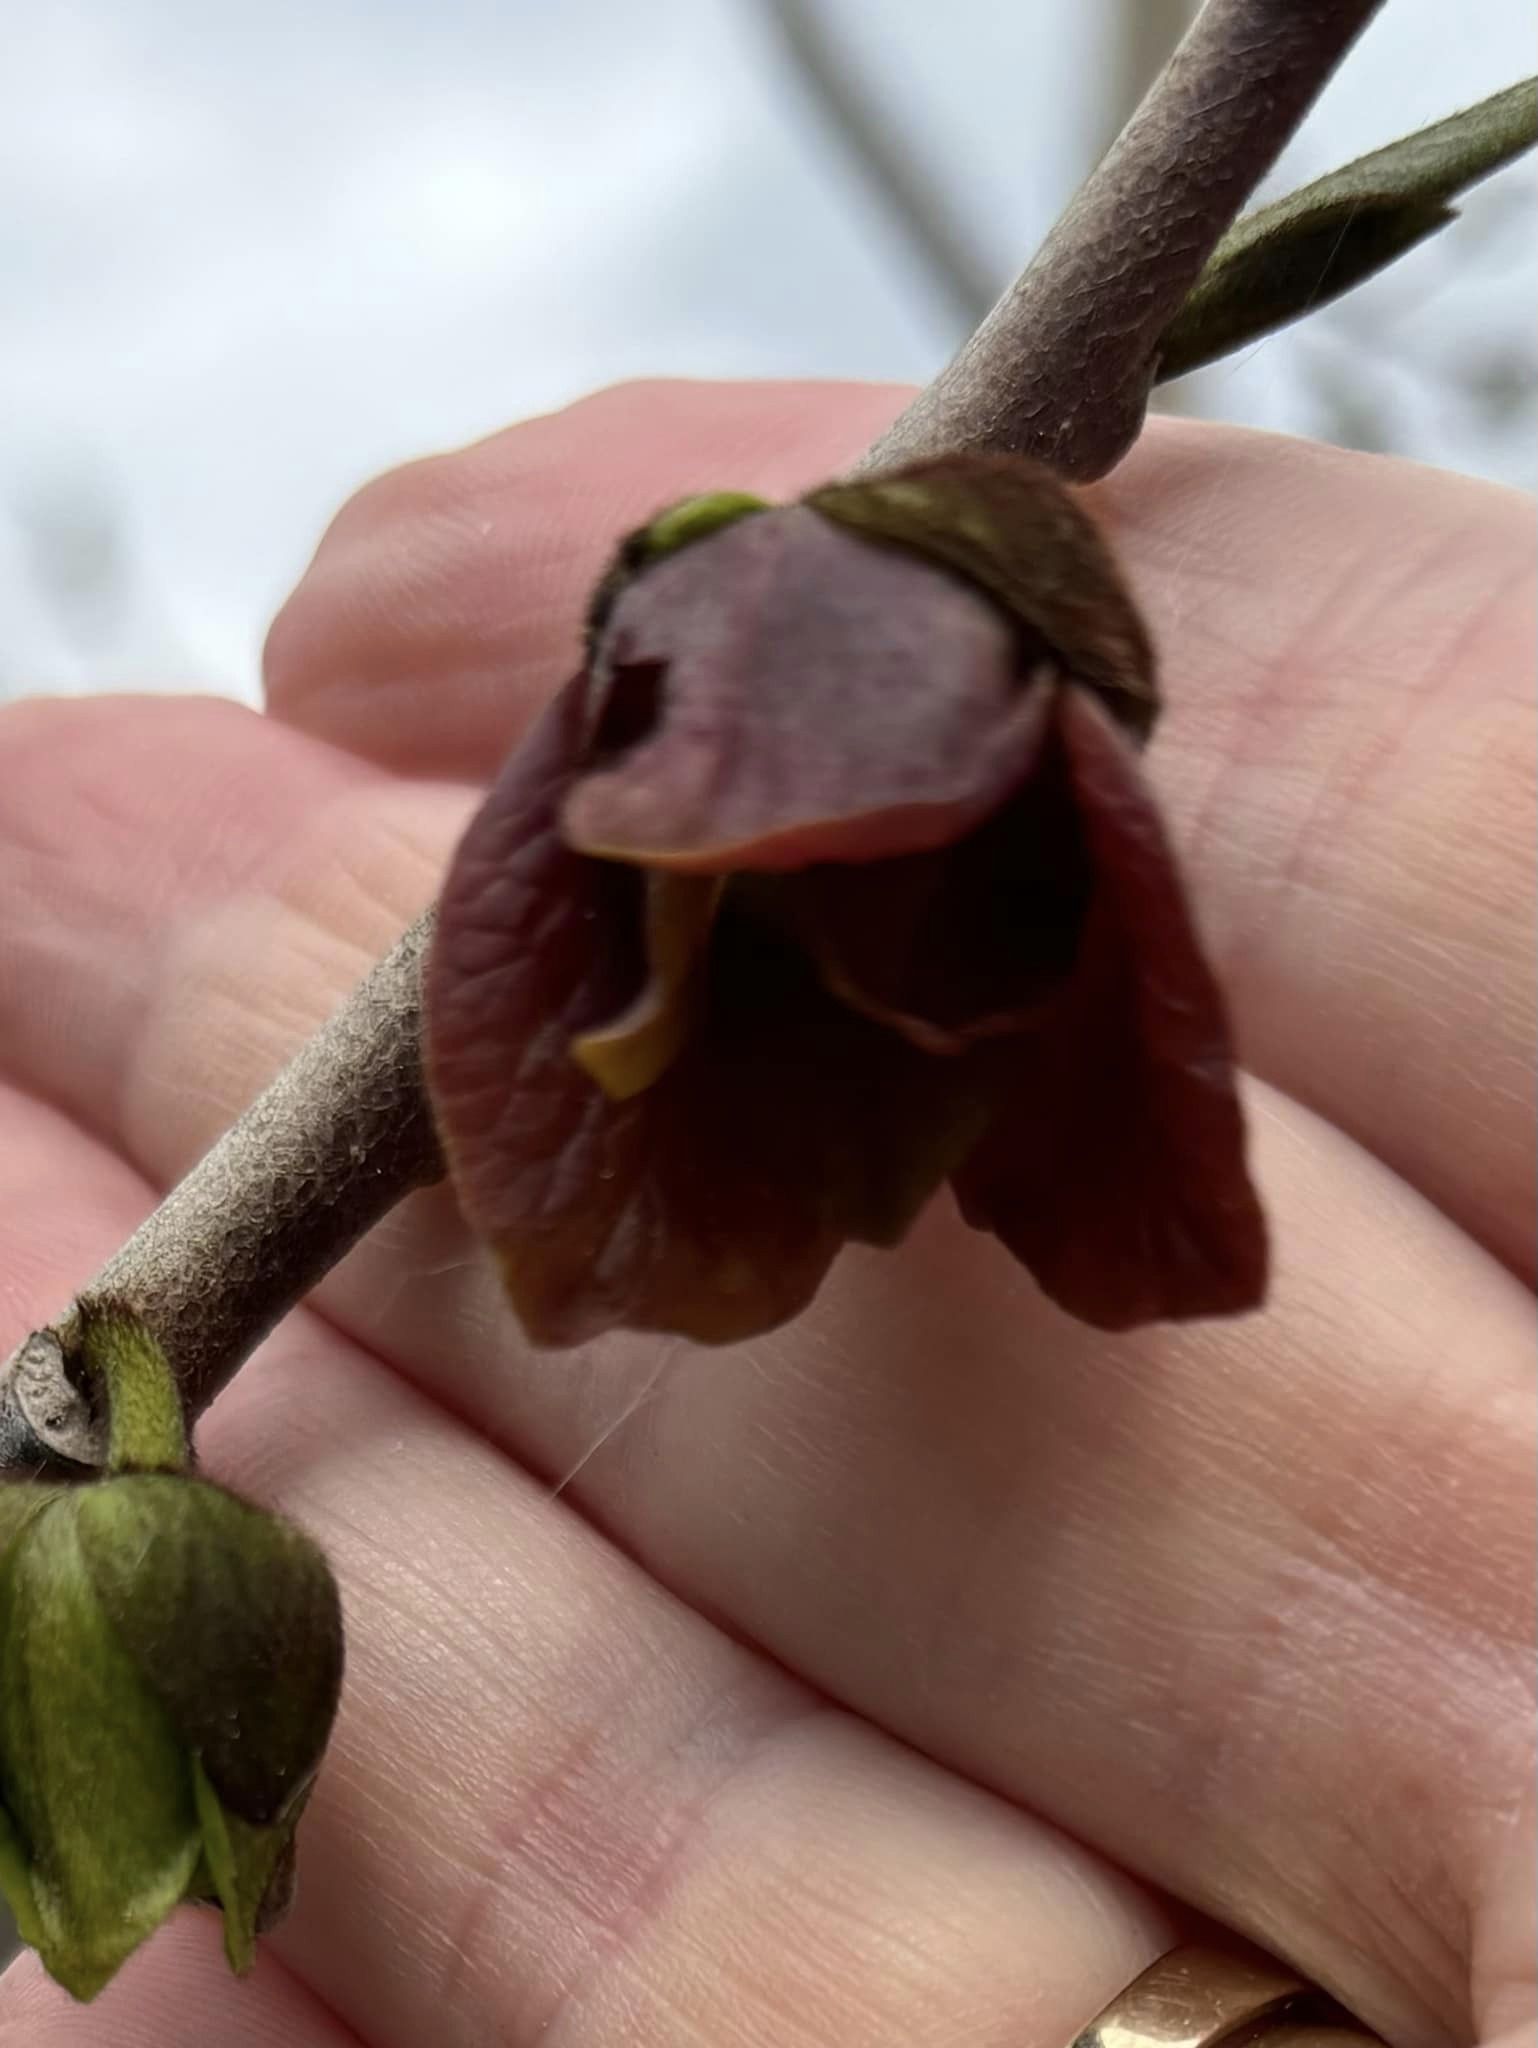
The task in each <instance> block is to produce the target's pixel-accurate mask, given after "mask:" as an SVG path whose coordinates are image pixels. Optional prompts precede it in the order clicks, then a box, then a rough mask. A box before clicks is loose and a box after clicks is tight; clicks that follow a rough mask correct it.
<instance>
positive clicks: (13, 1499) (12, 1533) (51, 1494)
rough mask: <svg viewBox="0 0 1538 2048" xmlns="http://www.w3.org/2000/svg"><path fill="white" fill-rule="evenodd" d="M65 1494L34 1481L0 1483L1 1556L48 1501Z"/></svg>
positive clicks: (58, 1489)
mask: <svg viewBox="0 0 1538 2048" xmlns="http://www.w3.org/2000/svg"><path fill="white" fill-rule="evenodd" d="M68 1491H69V1489H68V1488H67V1487H63V1486H50V1485H48V1484H46V1483H45V1482H44V1481H41V1480H37V1479H0V1556H3V1555H4V1553H5V1552H6V1550H7V1549H8V1548H9V1547H10V1545H11V1544H12V1543H14V1542H15V1541H16V1538H17V1537H18V1536H19V1535H20V1534H21V1533H22V1531H23V1530H24V1529H25V1528H26V1527H27V1526H28V1524H29V1523H31V1522H32V1521H34V1520H35V1519H36V1517H37V1516H38V1515H40V1514H41V1513H42V1512H43V1509H44V1508H46V1507H47V1506H48V1505H49V1503H50V1502H51V1501H56V1500H58V1499H59V1498H60V1496H61V1495H63V1494H65V1493H67V1492H68Z"/></svg>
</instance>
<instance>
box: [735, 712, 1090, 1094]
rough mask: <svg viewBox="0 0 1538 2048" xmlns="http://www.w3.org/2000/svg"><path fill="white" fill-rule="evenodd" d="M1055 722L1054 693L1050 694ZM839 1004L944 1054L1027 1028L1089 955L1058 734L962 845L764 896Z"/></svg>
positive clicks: (809, 880)
mask: <svg viewBox="0 0 1538 2048" xmlns="http://www.w3.org/2000/svg"><path fill="white" fill-rule="evenodd" d="M1034 687H1036V688H1037V689H1038V690H1039V692H1040V697H1041V703H1042V712H1043V716H1044V718H1050V717H1051V713H1052V708H1053V701H1054V695H1055V693H1054V691H1053V690H1052V689H1051V688H1050V687H1049V686H1046V685H1036V686H1034ZM756 887H757V890H758V892H759V899H760V900H762V902H763V904H764V907H765V911H766V914H773V915H774V916H775V917H776V918H777V919H778V921H779V922H780V923H781V924H782V925H783V926H784V928H785V929H786V930H788V931H791V932H793V933H794V934H795V936H796V937H797V938H798V939H799V940H800V942H801V944H802V945H803V946H805V948H806V949H807V951H808V952H809V953H810V954H811V956H812V957H813V959H815V960H816V962H817V965H818V967H819V969H820V971H821V973H822V977H823V981H824V983H825V985H826V986H827V988H828V990H829V992H830V993H831V994H833V995H836V996H837V997H838V998H839V1000H840V1001H841V1002H845V1003H848V1004H849V1005H850V1006H851V1008H853V1009H856V1010H859V1011H860V1012H861V1013H862V1014H863V1015H864V1016H867V1017H872V1018H874V1019H876V1020H877V1021H878V1022H880V1023H883V1024H886V1025H887V1026H889V1027H890V1028H891V1029H892V1030H894V1031H899V1032H901V1033H902V1035H903V1036H904V1037H905V1038H907V1039H908V1040H909V1041H910V1042H911V1043H912V1044H914V1045H916V1046H919V1047H920V1048H922V1050H924V1051H926V1052H930V1053H935V1054H938V1055H942V1056H943V1055H948V1054H955V1053H958V1052H961V1051H963V1050H964V1049H965V1048H966V1047H967V1046H968V1045H971V1044H974V1043H976V1042H977V1041H979V1040H981V1039H985V1038H997V1037H1000V1036H1003V1035H1005V1034H1007V1033H1010V1032H1016V1031H1020V1030H1022V1029H1024V1028H1025V1027H1026V1025H1027V1024H1028V1023H1029V1021H1030V1019H1031V1018H1032V1016H1033V1015H1034V1014H1035V1013H1036V1012H1037V1011H1038V1010H1039V1009H1040V1007H1041V1005H1042V1003H1043V1002H1044V1001H1045V1000H1047V999H1048V998H1049V997H1050V996H1052V995H1053V994H1054V993H1055V992H1056V991H1057V989H1058V988H1059V987H1060V986H1061V984H1062V982H1063V980H1064V978H1065V977H1066V975H1067V974H1068V972H1069V970H1070V969H1071V967H1072V966H1073V963H1074V960H1075V957H1076V955H1077V953H1078V950H1079V940H1080V934H1081V931H1082V927H1083V922H1084V916H1085V912H1086V910H1087V907H1088V904H1089V900H1090V891H1091V870H1090V863H1089V856H1088V849H1087V847H1086V845H1085V842H1084V835H1083V832H1082V830H1081V829H1080V825H1079V818H1078V809H1077V805H1076V804H1075V802H1074V798H1073V794H1072V791H1071V789H1070V787H1069V783H1068V778H1067V776H1066V774H1065V772H1064V763H1063V758H1062V749H1061V743H1060V742H1059V741H1058V740H1057V739H1056V737H1055V736H1054V737H1053V738H1051V739H1049V741H1048V743H1047V744H1046V746H1044V747H1043V749H1042V750H1041V752H1040V754H1039V755H1038V757H1037V760H1036V762H1035V763H1034V765H1033V766H1032V768H1031V770H1030V772H1029V774H1028V775H1027V776H1026V778H1025V780H1024V781H1023V782H1022V783H1021V784H1020V785H1019V787H1018V788H1017V789H1016V790H1015V791H1014V792H1013V793H1012V794H1011V795H1010V796H1009V797H1008V798H1007V799H1006V800H1005V802H1004V803H1003V805H1002V806H1001V807H1000V809H999V810H997V811H996V812H995V813H994V815H993V816H992V817H991V818H988V819H986V820H984V822H983V823H982V824H980V825H978V826H977V827H976V828H975V829H974V830H973V831H972V832H969V833H968V834H967V835H966V837H965V838H964V839H962V840H960V841H959V842H958V843H957V844H956V845H954V846H946V847H940V848H937V849H935V850H934V851H933V852H930V853H913V854H903V855H899V856H898V857H897V858H896V859H893V860H884V861H871V862H867V863H864V864H863V865H861V866H858V867H847V866H842V865H835V864H831V863H830V864H826V865H823V866H819V867H815V868H808V869H805V870H803V871H802V872H801V873H799V874H794V875H775V876H766V877H764V878H762V880H761V881H759V882H758V883H757V884H756Z"/></svg>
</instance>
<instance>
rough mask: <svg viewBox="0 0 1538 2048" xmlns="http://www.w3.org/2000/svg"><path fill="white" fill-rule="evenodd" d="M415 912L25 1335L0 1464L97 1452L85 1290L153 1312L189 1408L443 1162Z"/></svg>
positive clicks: (90, 1297)
mask: <svg viewBox="0 0 1538 2048" xmlns="http://www.w3.org/2000/svg"><path fill="white" fill-rule="evenodd" d="M432 925H433V919H432V913H431V912H429V913H428V914H427V915H426V916H425V917H422V918H420V919H418V921H417V922H416V923H415V924H414V925H413V926H412V927H411V929H410V931H408V932H407V933H406V935H405V937H404V938H402V939H401V940H400V941H399V943H398V944H397V945H396V946H395V948H394V950H393V951H392V952H390V953H388V954H387V955H386V956H385V958H384V959H383V960H382V961H381V962H380V963H379V965H378V966H377V967H376V968H375V969H374V970H373V972H372V973H371V974H370V975H369V976H368V977H367V978H366V979H365V980H364V981H363V982H361V983H360V984H359V986H358V987H357V988H356V989H355V990H354V991H353V993H352V995H351V996H350V997H349V998H348V999H347V1001H346V1002H345V1003H344V1004H343V1005H342V1007H341V1009H339V1010H338V1011H337V1013H336V1014H335V1016H333V1017H332V1018H331V1020H330V1022H329V1023H327V1024H325V1025H323V1026H322V1027H321V1029H320V1030H319V1031H318V1032H316V1034H315V1036H314V1037H313V1038H312V1039H310V1040H309V1042H308V1043H307V1044H306V1045H305V1046H304V1047H303V1048H302V1050H301V1051H300V1052H299V1054H298V1055H297V1057H296V1058H295V1059H294V1060H292V1061H291V1062H290V1064H289V1065H288V1066H287V1067H285V1068H284V1069H283V1071H282V1073H280V1074H279V1075H278V1077H277V1079H276V1080H275V1081H273V1082H272V1084H271V1085H270V1086H269V1087H268V1088H266V1089H265V1090H264V1091H263V1093H262V1094H261V1095H259V1096H258V1097H257V1099H256V1101H255V1102H253V1103H252V1105H251V1107H250V1108H249V1109H248V1110H247V1111H246V1113H245V1115H244V1116H242V1117H241V1118H240V1119H239V1121H238V1122H236V1123H235V1124H233V1125H231V1127H230V1129H229V1130H228V1131H226V1132H225V1134H224V1136H223V1137H222V1138H221V1139H220V1140H219V1142H218V1143H217V1144H216V1145H215V1146H214V1147H213V1149H212V1150H211V1151H209V1152H208V1153H207V1154H206V1155H205V1156H204V1158H203V1159H202V1160H201V1161H200V1162H199V1163H198V1165H196V1166H195V1167H194V1168H193V1169H192V1171H191V1173H189V1174H188V1175H187V1177H186V1178H185V1180H182V1181H180V1182H179V1183H178V1184H177V1186H176V1187H174V1188H173V1189H172V1190H171V1192H170V1194H169V1195H167V1196H166V1198H165V1200H164V1201H163V1202H162V1203H161V1204H160V1206H159V1207H158V1208H157V1209H155V1210H154V1211H153V1212H152V1213H151V1214H150V1215H149V1216H148V1217H147V1218H146V1219H145V1221H144V1222H143V1223H142V1224H141V1225H140V1227H139V1229H138V1230H136V1231H135V1232H134V1234H133V1236H132V1237H130V1238H129V1239H128V1241H127V1243H126V1244H125V1245H124V1246H123V1247H122V1249H121V1250H120V1251H118V1252H117V1253H115V1254H114V1256H113V1257H112V1258H111V1259H110V1260H109V1261H108V1262H107V1264H106V1265H105V1266H104V1267H103V1268H102V1270H101V1272H100V1273H98V1274H97V1276H96V1278H95V1279H94V1280H93V1281H92V1282H91V1284H90V1286H89V1287H88V1288H87V1289H85V1291H84V1292H83V1293H82V1294H81V1295H80V1296H79V1297H78V1299H77V1301H76V1302H75V1303H74V1304H72V1306H71V1308H70V1309H69V1310H67V1311H66V1313H65V1314H64V1315H63V1316H61V1317H60V1319H59V1320H58V1322H56V1323H54V1324H52V1325H50V1327H49V1328H48V1329H46V1330H40V1331H38V1332H36V1333H35V1334H34V1335H33V1336H31V1337H29V1338H28V1339H27V1341H26V1343H25V1344H23V1346H22V1347H21V1349H20V1350H19V1351H18V1352H17V1353H16V1355H15V1357H14V1358H13V1359H12V1360H11V1361H10V1364H9V1366H8V1367H7V1369H6V1377H5V1383H4V1385H3V1388H0V1470H7V1469H17V1468H27V1467H34V1466H40V1465H42V1464H44V1463H52V1462H55V1461H57V1460H59V1459H63V1460H65V1461H66V1462H68V1463H69V1464H72V1465H85V1466H93V1465H96V1464H98V1463H100V1461H101V1457H102V1451H103V1434H102V1418H101V1416H100V1414H99V1412H98V1410H97V1408H96V1407H95V1405H94V1404H93V1402H92V1399H91V1389H90V1387H89V1386H88V1385H87V1384H86V1382H85V1378H84V1375H83V1373H82V1372H80V1371H79V1369H78V1342H79V1334H80V1326H79V1313H78V1311H79V1306H80V1303H81V1302H85V1301H113V1302H116V1303H119V1304H121V1305H122V1306H124V1307H126V1308H129V1309H132V1310H134V1311H136V1312H137V1313H138V1314H139V1315H141V1316H142V1317H143V1318H144V1320H145V1321H146V1322H147V1323H148V1324H149V1326H150V1328H151V1329H152V1330H153V1331H154V1333H155V1335H156V1337H157V1338H158V1339H159V1341H160V1344H161V1348H162V1349H163V1350H164V1351H165V1353H166V1356H167V1357H168V1359H169V1360H170V1362H171V1367H172V1370H173V1371H174V1373H175V1375H176V1379H177V1383H178V1384H179V1386H180V1387H181V1389H182V1395H183V1398H184V1400H185V1402H186V1404H187V1409H188V1412H189V1414H191V1415H197V1414H199V1413H200V1412H201V1411H202V1410H203V1409H204V1408H206V1407H207V1405H208V1403H209V1402H210V1401H211V1400H212V1399H213V1397H214V1395H215V1394H216V1393H218V1391H219V1389H220V1388H221V1387H222V1386H223V1385H224V1384H225V1382H226V1381H227V1380H229V1379H230V1378H231V1377H232V1375H233V1374H234V1373H235V1371H236V1370H237V1369H238V1367H239V1366H240V1365H241V1364H242V1363H243V1362H244V1360H245V1359H246V1357H247V1356H248V1355H249V1353H250V1352H251V1350H252V1348H253V1347H254V1346H255V1345H256V1344H258V1343H259V1342H260V1341H261V1339H262V1338H263V1337H264V1336H266V1334H267V1332H268V1331H269V1330H270V1329H271V1328H272V1327H273V1325H274V1324H275V1323H276V1322H277V1321H278V1320H279V1319H280V1317H282V1316H283V1315H285V1314H286V1313H287V1312H288V1310H289V1309H290V1308H292V1307H293V1306H294V1304H295V1302H296V1301H298V1300H299V1299H300V1297H301V1296H303V1295H305V1294H307V1293H308V1292H309V1290H310V1289H311V1288H312V1287H313V1286H314V1285H315V1283H316V1282H317V1281H318V1280H319V1279H320V1278H321V1277H322V1275H323V1274H325V1273H327V1272H328V1271H329V1270H330V1269H331V1267H332V1266H334V1265H335V1264H336V1262H337V1260H338V1259H340V1258H341V1257H342V1256H343V1254H344V1253H345V1252H347V1251H348V1250H350V1249H351V1247H352V1246H353V1245H354V1244H356V1242H357V1241H358V1239H359V1238H360V1237H362V1235H363V1234H364V1232H365V1231H366V1230H368V1229H370V1228H371V1227H372V1226H373V1225H374V1224H375V1223H377V1222H378V1220H379V1218H380V1217H381V1216H382V1215H384V1214H385V1212H386V1211H387V1210H389V1209H391V1208H393V1207H394V1205H395V1204H396V1203H397V1202H398V1201H400V1200H401V1198H402V1197H403V1196H405V1195H407V1194H409V1193H410V1192H411V1190H412V1189H413V1188H417V1187H423V1186H425V1185H427V1184H428V1183H429V1182H431V1181H434V1180H437V1179H439V1178H440V1177H441V1175H442V1172H443V1164H442V1160H441V1158H440V1156H439V1152H438V1144H437V1139H436V1137H435V1136H434V1133H433V1125H432V1117H431V1114H430V1112H429V1109H428V1104H427V1094H426V1090H425V1088H424V1086H423V1080H422V1064H421V1049H420V1024H421V1009H422V1005H421V983H422V962H423V960H424V958H425V957H426V953H427V947H428V944H429V942H430V940H431V937H432Z"/></svg>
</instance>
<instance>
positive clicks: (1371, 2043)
mask: <svg viewBox="0 0 1538 2048" xmlns="http://www.w3.org/2000/svg"><path fill="white" fill-rule="evenodd" d="M1241 2043H1242V2044H1243V2048H1383V2044H1382V2043H1381V2041H1379V2039H1378V2036H1377V2035H1376V2034H1369V2033H1368V2032H1367V2030H1366V2029H1365V2028H1364V2027H1363V2026H1361V2025H1360V2024H1359V2023H1358V2022H1357V2021H1356V2020H1354V2019H1353V2018H1352V2017H1351V2015H1350V2014H1349V2013H1348V2012H1346V2011H1345V2010H1344V2009H1343V2008H1342V2007H1341V2006H1338V2005H1337V2004H1336V2003H1335V2001H1334V1999H1333V1998H1331V1997H1330V1996H1329V1994H1328V1993H1327V1992H1324V1991H1321V1990H1320V1989H1319V1986H1318V1985H1317V1984H1310V1983H1309V1982H1308V1981H1307V1979H1306V1978H1303V1977H1298V1976H1295V1975H1294V1974H1293V1972H1292V1971H1291V1970H1288V1969H1285V1968H1284V1967H1283V1965H1282V1964H1280V1963H1275V1962H1272V1961H1271V1960H1270V1959H1269V1958H1268V1957H1265V1956H1260V1955H1254V1954H1241V1953H1240V1952H1239V1951H1237V1950H1228V1949H1219V1948H1202V1947H1197V1946H1193V1947H1190V1948H1176V1949H1171V1950H1170V1952H1169V1954H1168V1955H1165V1956H1161V1957H1160V1958H1159V1960H1158V1962H1156V1963H1155V1964H1153V1966H1152V1967H1151V1968H1150V1969H1147V1970H1145V1971H1144V1972H1143V1974H1142V1976H1141V1977H1139V1978H1138V1979H1137V1981H1136V1983H1133V1984H1129V1985H1128V1986H1127V1988H1126V1990H1125V1991H1123V1992H1122V1993H1121V1994H1120V1995H1119V1996H1118V1997H1116V1998H1113V1999H1112V2000H1111V2003H1110V2004H1109V2005H1108V2006H1107V2007H1106V2009H1105V2011H1104V2012H1102V2013H1101V2014H1100V2015H1099V2016H1098V2017H1097V2018H1096V2019H1093V2020H1091V2021H1090V2023H1089V2025H1088V2026H1087V2027H1086V2028H1085V2029H1084V2031H1083V2033H1081V2034H1079V2035H1078V2036H1077V2037H1076V2038H1075V2040H1074V2043H1073V2048H1240V2044H1241Z"/></svg>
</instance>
